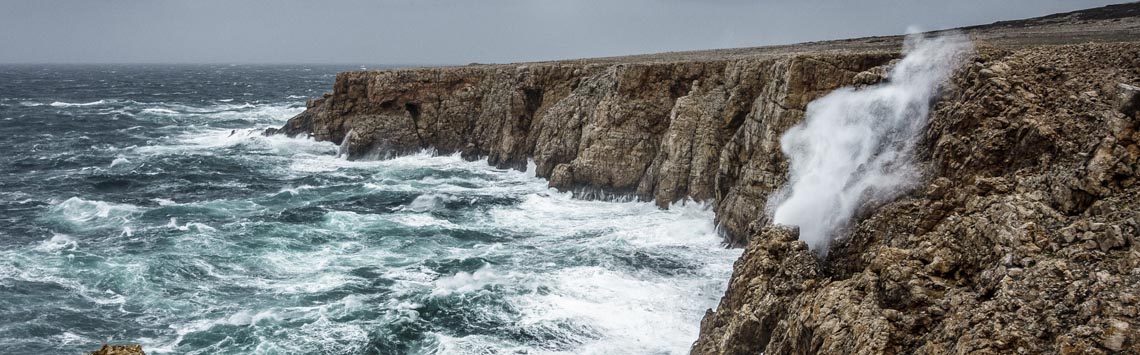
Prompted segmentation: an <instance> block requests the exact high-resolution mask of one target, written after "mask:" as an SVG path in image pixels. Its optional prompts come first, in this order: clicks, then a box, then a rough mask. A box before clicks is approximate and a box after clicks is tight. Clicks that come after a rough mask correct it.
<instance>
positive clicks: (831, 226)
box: [768, 34, 973, 254]
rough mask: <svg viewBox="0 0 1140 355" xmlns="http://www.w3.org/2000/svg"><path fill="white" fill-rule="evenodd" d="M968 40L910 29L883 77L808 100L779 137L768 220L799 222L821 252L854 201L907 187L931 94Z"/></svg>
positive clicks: (914, 177) (915, 175) (886, 196)
mask: <svg viewBox="0 0 1140 355" xmlns="http://www.w3.org/2000/svg"><path fill="white" fill-rule="evenodd" d="M972 48H973V47H972V45H971V43H970V42H969V40H967V39H966V38H965V37H963V36H961V35H958V34H953V35H944V36H939V37H927V36H924V35H922V34H913V35H910V36H908V37H907V39H906V41H905V44H904V49H903V53H904V57H903V59H902V60H900V61H899V62H898V63H897V64H896V65H895V66H894V68H892V69H891V70H890V72H889V73H888V75H887V80H886V82H884V83H882V84H879V85H875V86H871V87H867V88H863V89H855V88H843V89H839V90H836V91H834V92H832V93H830V94H828V95H827V96H824V97H822V98H820V99H817V100H815V101H812V102H811V103H810V104H808V107H807V112H806V115H805V118H804V121H803V122H801V123H800V124H797V125H796V126H794V127H792V128H791V129H789V130H788V131H787V132H786V133H784V135H783V136H782V137H781V138H780V147H781V149H782V151H783V152H784V154H785V155H786V156H787V157H788V158H789V161H790V164H791V165H790V168H789V179H788V182H787V183H786V184H785V185H784V186H783V187H782V188H781V189H780V191H778V192H777V193H776V194H774V195H773V196H772V198H771V200H770V201H769V202H768V206H769V211H770V212H771V213H772V221H773V222H774V223H777V224H786V225H794V226H798V227H799V228H800V238H801V239H802V240H804V241H806V242H807V243H808V244H809V245H810V246H811V247H812V249H814V250H817V251H820V252H822V253H825V254H826V252H827V245H828V244H829V243H830V241H831V240H832V239H833V238H834V237H835V234H836V232H837V231H839V230H841V229H843V228H844V227H846V226H847V225H848V223H849V222H850V220H851V218H852V216H854V215H855V214H856V213H857V212H858V211H859V209H860V208H861V207H863V206H870V205H875V204H876V203H878V202H882V201H887V200H890V199H893V198H895V197H897V196H898V195H899V194H900V193H902V192H904V191H906V190H907V189H908V188H910V187H912V186H913V185H914V184H915V183H916V182H917V181H918V180H919V178H920V174H919V171H918V169H917V168H916V167H915V166H914V164H913V163H912V160H913V159H912V156H913V153H914V150H915V146H916V144H917V143H918V140H919V137H920V135H921V134H922V132H923V130H924V129H925V128H926V123H927V116H928V115H929V112H930V105H931V102H932V101H933V100H934V98H935V97H936V95H937V94H938V92H939V89H940V87H941V86H942V83H944V82H945V81H946V80H947V79H948V78H949V76H950V74H951V73H952V72H953V71H954V69H955V68H956V67H958V64H959V63H960V62H962V60H963V59H964V58H966V57H967V56H968V55H969V54H971V53H972ZM773 207H774V208H773Z"/></svg>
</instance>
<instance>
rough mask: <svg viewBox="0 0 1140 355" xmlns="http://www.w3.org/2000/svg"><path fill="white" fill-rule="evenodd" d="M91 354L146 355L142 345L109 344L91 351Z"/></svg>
mask: <svg viewBox="0 0 1140 355" xmlns="http://www.w3.org/2000/svg"><path fill="white" fill-rule="evenodd" d="M91 355H146V352H143V349H142V346H140V345H107V344H103V347H102V348H99V350H95V351H92V352H91Z"/></svg>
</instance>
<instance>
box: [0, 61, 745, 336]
mask: <svg viewBox="0 0 1140 355" xmlns="http://www.w3.org/2000/svg"><path fill="white" fill-rule="evenodd" d="M352 69H360V68H359V67H357V66H328V65H3V66H0V349H4V351H5V352H8V353H15V354H83V353H87V352H90V351H93V350H96V349H98V348H99V347H100V346H101V345H102V344H104V343H111V344H141V345H142V346H143V348H144V350H145V351H146V352H147V353H148V354H167V353H170V354H685V353H687V352H688V349H689V346H690V345H691V344H692V342H693V341H694V340H695V339H696V337H697V332H698V328H699V323H700V320H701V318H702V316H703V315H704V313H705V311H706V310H707V309H709V308H715V307H716V304H717V302H718V301H719V299H720V297H721V295H722V294H723V292H724V289H725V287H726V284H727V282H728V279H729V276H730V274H731V270H732V263H733V262H734V261H735V260H736V259H737V257H739V255H740V250H733V249H726V248H724V247H723V246H722V244H721V238H720V237H719V236H718V234H717V231H716V227H715V226H714V224H713V213H712V211H711V209H710V207H709V206H708V205H706V204H702V203H695V202H691V201H688V202H686V203H678V204H674V205H673V206H671V207H670V208H668V209H661V208H658V207H656V206H655V205H654V204H653V203H651V202H639V201H635V200H626V201H596V200H582V199H575V198H574V197H573V196H572V195H571V194H569V193H565V192H559V191H557V190H554V189H551V188H549V187H548V186H547V182H546V181H545V180H543V179H541V178H537V177H535V176H534V173H533V169H528V171H517V170H504V169H496V168H494V167H491V166H488V165H487V163H486V161H466V160H464V159H462V158H460V157H459V156H457V155H449V154H437V153H436V152H432V151H423V152H420V153H418V154H412V155H408V156H401V157H397V158H394V159H389V160H370V161H350V160H347V159H345V158H344V157H341V156H338V155H337V152H338V147H337V146H336V145H335V144H333V143H330V142H318V141H314V140H312V139H311V138H307V137H294V138H289V137H285V136H269V137H266V136H263V135H262V134H261V132H262V131H264V130H265V129H266V128H269V127H280V126H281V125H282V124H283V123H284V122H285V121H286V120H287V119H289V118H290V117H292V116H293V115H296V114H298V113H300V112H301V111H303V110H304V107H305V101H306V100H307V99H308V98H312V97H319V96H320V95H321V94H323V93H325V92H326V91H329V90H330V89H331V88H332V84H333V80H334V79H335V74H336V73H337V72H339V71H343V70H352Z"/></svg>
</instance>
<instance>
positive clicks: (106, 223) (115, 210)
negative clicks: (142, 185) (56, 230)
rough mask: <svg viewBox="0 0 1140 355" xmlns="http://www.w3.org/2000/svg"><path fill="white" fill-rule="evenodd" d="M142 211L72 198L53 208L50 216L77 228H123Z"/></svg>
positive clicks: (120, 205) (136, 207)
mask: <svg viewBox="0 0 1140 355" xmlns="http://www.w3.org/2000/svg"><path fill="white" fill-rule="evenodd" d="M141 211H142V209H141V208H139V207H138V206H134V205H128V204H116V203H109V202H104V201H88V200H84V199H81V198H78V197H72V198H69V199H67V200H65V201H63V202H60V203H58V204H56V205H55V206H53V207H52V208H51V211H50V216H51V218H52V219H56V220H59V221H61V222H64V223H66V224H68V225H70V226H73V227H77V228H103V227H118V226H122V225H124V224H126V223H127V222H129V221H130V219H131V218H132V217H133V216H134V215H135V214H136V213H139V212H141Z"/></svg>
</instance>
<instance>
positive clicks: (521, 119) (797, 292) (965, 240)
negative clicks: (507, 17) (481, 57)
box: [267, 3, 1140, 355]
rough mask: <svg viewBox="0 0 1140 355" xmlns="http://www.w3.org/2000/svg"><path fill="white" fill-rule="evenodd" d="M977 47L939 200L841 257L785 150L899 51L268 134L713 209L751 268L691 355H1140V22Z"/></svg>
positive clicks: (680, 66)
mask: <svg viewBox="0 0 1140 355" xmlns="http://www.w3.org/2000/svg"><path fill="white" fill-rule="evenodd" d="M961 31H962V32H963V33H964V34H965V35H966V36H968V37H969V38H970V39H971V40H972V42H973V44H974V47H975V50H974V53H973V55H972V56H971V57H970V58H969V59H968V60H967V61H966V62H965V63H964V64H963V65H962V66H961V67H960V68H959V69H958V70H957V71H955V72H954V74H953V75H952V76H951V79H950V80H949V83H947V85H945V89H944V91H943V92H942V94H941V95H940V96H939V98H938V99H937V100H936V102H934V103H932V105H933V108H932V111H931V112H932V113H931V115H930V118H929V124H928V125H927V126H926V128H925V134H924V135H923V137H921V142H920V143H918V148H917V153H916V154H917V158H918V159H917V160H918V164H919V165H920V166H921V167H922V169H923V172H924V178H923V180H922V181H921V182H920V184H919V187H918V188H915V189H912V190H910V191H909V192H908V193H907V194H905V195H903V196H902V197H900V198H897V199H895V200H893V201H890V202H888V203H885V204H881V205H877V206H873V207H874V208H871V206H868V207H867V208H864V209H862V210H861V211H860V213H859V214H858V215H857V217H856V219H855V220H854V221H852V222H851V224H850V226H849V227H848V228H846V229H844V231H843V233H842V235H838V236H836V237H837V239H836V241H835V242H834V243H832V244H831V246H830V249H829V251H828V252H827V253H820V252H818V251H812V250H809V248H808V246H807V244H806V243H804V242H803V241H799V240H798V238H797V231H796V230H795V229H792V228H787V227H783V226H776V225H773V224H771V223H769V217H768V215H767V211H766V204H767V202H768V199H769V196H770V195H771V194H773V193H774V192H775V191H776V190H777V189H778V188H779V187H780V186H781V185H782V184H783V183H784V182H785V181H786V180H787V171H788V160H787V157H785V156H784V155H783V153H782V152H781V150H780V137H781V135H782V134H783V133H784V132H785V131H786V130H787V129H788V128H790V127H792V126H793V125H795V124H797V123H799V122H800V121H801V120H803V118H804V115H805V109H806V107H807V105H808V103H809V102H811V101H812V100H814V99H817V98H819V97H821V96H823V95H826V94H828V93H829V92H831V91H833V90H835V89H837V88H841V87H846V86H855V87H863V86H868V85H873V84H876V83H879V82H881V81H883V80H887V78H886V77H885V75H886V73H887V72H888V70H889V68H890V67H891V66H892V64H893V63H895V62H897V59H898V58H899V56H900V52H899V51H900V49H901V48H902V38H901V37H878V38H863V39H854V40H844V41H831V42H819V43H808V44H800V45H790V46H776V47H761V48H748V49H729V50H714V51H699V52H682V53H665V54H657V55H642V56H630V57H615V58H599V59H585V60H568V61H555V62H538V63H524V64H504V65H468V66H460V67H441V68H412V69H395V70H380V71H357V72H345V73H341V74H339V75H338V76H337V78H336V83H335V85H334V87H333V91H332V92H331V93H329V94H326V95H325V96H324V97H322V98H317V99H313V100H310V101H309V102H308V109H307V110H306V111H304V112H303V113H301V114H300V115H298V116H296V117H294V118H292V119H291V120H289V122H288V123H287V124H286V125H285V126H284V127H282V128H280V129H270V130H269V131H267V134H274V133H279V134H288V135H290V136H297V135H311V136H312V137H314V138H315V139H318V140H324V141H331V142H335V143H337V144H340V145H341V147H342V148H341V149H342V152H343V153H344V154H346V155H347V156H348V157H349V158H350V159H379V158H384V157H390V156H395V155H401V154H407V153H411V152H416V151H420V150H423V149H434V150H435V151H436V152H438V153H440V154H451V153H460V154H462V155H463V156H464V157H465V158H468V159H473V160H474V159H487V160H488V162H489V163H490V164H492V165H495V166H499V167H504V168H515V169H520V170H525V169H527V168H528V163H527V162H528V159H533V161H534V163H535V165H534V168H535V169H536V170H535V171H534V173H535V174H537V175H538V176H541V177H545V178H548V179H549V181H550V185H551V186H553V187H556V188H558V189H562V190H568V191H573V192H575V193H576V194H578V195H579V196H581V197H583V198H611V197H636V198H640V199H644V200H652V201H655V202H656V203H657V204H658V205H660V206H661V207H663V208H668V206H669V205H670V204H673V203H678V202H682V203H684V202H687V201H702V202H708V203H711V205H712V206H713V208H714V209H715V212H716V218H717V223H718V225H719V226H721V228H722V229H723V233H724V236H725V242H726V244H727V245H730V246H734V247H744V248H745V252H744V254H743V256H742V257H741V259H740V260H738V261H737V263H736V265H735V269H734V273H733V276H732V279H731V281H730V285H729V288H728V290H727V291H726V293H725V296H724V297H723V299H722V300H721V303H720V305H719V306H718V307H717V309H716V310H710V311H709V312H708V313H707V314H706V316H705V319H704V321H703V322H702V324H701V334H700V337H699V339H697V341H696V343H695V344H694V346H693V349H692V352H693V353H694V354H756V353H760V352H763V353H764V354H769V355H772V354H815V353H829V354H830V353H835V354H900V353H908V354H951V353H952V354H978V353H980V354H1042V353H1046V354H1111V353H1140V321H1138V318H1137V307H1138V306H1140V247H1138V246H1137V243H1136V242H1137V235H1138V234H1140V193H1138V192H1140V190H1138V189H1140V185H1138V184H1137V178H1138V176H1140V165H1138V160H1140V145H1138V142H1140V88H1137V85H1140V4H1135V3H1134V4H1125V5H1115V6H1110V7H1106V8H1099V9H1091V10H1085V11H1080V12H1075V13H1068V14H1058V15H1052V16H1047V17H1042V18H1037V19H1031V20H1022V21H1008V22H999V23H995V24H991V25H986V26H976V27H970V28H964V29H961ZM822 255H826V256H822Z"/></svg>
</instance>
